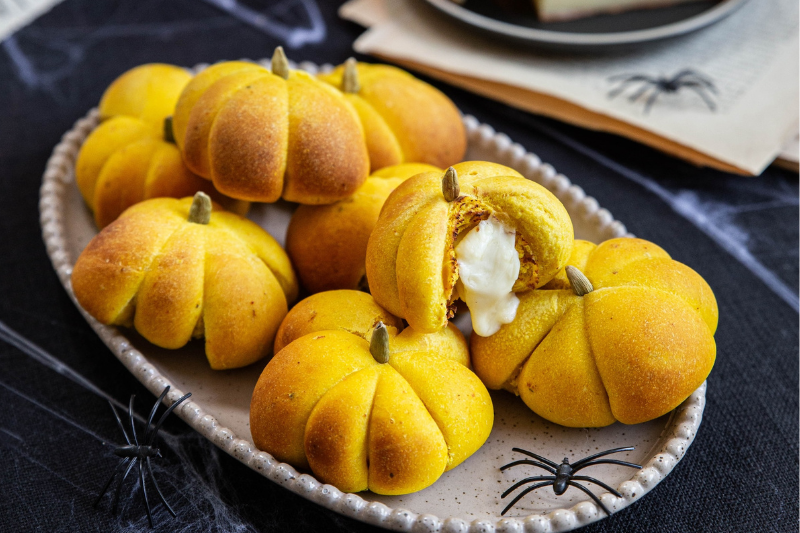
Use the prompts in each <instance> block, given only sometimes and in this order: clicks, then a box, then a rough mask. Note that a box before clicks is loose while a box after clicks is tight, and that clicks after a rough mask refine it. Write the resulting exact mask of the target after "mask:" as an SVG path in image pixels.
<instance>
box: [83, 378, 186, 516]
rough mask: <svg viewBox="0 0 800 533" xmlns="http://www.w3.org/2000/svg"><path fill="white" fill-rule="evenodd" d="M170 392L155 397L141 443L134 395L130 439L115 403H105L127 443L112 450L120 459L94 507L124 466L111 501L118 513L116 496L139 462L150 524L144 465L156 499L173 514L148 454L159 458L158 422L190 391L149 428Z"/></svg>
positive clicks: (131, 409)
mask: <svg viewBox="0 0 800 533" xmlns="http://www.w3.org/2000/svg"><path fill="white" fill-rule="evenodd" d="M168 392H169V386H167V387H165V388H164V391H163V392H162V393H161V396H159V397H158V400H157V401H156V403H155V405H154V406H153V410H152V411H150V418H148V419H147V425H146V426H145V429H144V437H143V439H142V444H139V438H138V437H137V435H136V426H135V425H134V421H133V399H134V398H135V397H136V395H132V396H131V400H130V402H129V403H128V418H129V420H130V425H131V435H133V442H131V439H129V438H128V433H127V432H126V431H125V428H124V427H123V425H122V420H120V418H119V415H118V414H117V410H116V409H115V408H114V405H113V404H112V403H111V402H108V404H109V405H110V406H111V411H113V413H114V418H116V419H117V425H118V426H119V429H120V430H121V431H122V435H123V436H124V437H125V442H126V443H127V444H125V445H123V446H117V447H116V448H115V449H114V455H116V456H119V457H122V460H121V461H120V462H119V464H118V465H117V468H115V469H114V472H113V473H112V474H111V477H110V478H109V479H108V481H107V482H106V484H105V486H104V487H103V490H102V491H101V492H100V495H99V496H98V497H97V499H96V500H95V501H94V505H93V507H97V504H99V503H100V500H102V499H103V496H105V494H106V492H107V491H108V488H109V487H110V486H111V482H112V481H114V478H115V477H116V476H117V474H118V473H119V472H121V471H122V469H123V468H125V466H126V465H127V468H125V474H124V475H123V476H122V479H121V480H120V481H119V483H118V484H117V489H116V491H115V492H114V504H113V507H112V512H113V513H114V514H117V506H118V504H119V495H120V492H121V491H122V484H123V483H124V482H125V479H126V478H127V477H128V474H129V473H130V471H131V470H132V469H133V467H134V466H135V465H136V464H137V463H138V465H139V485H140V486H141V487H142V494H143V495H144V504H145V507H146V508H147V520H148V522H150V527H153V515H152V513H151V511H150V500H149V499H148V498H147V487H146V486H145V482H144V481H145V480H144V468H145V466H146V467H147V471H148V473H149V474H150V479H151V480H152V482H153V486H154V487H155V488H156V493H157V494H158V498H159V499H160V500H161V503H163V504H164V506H165V507H166V508H167V510H168V511H169V513H170V514H171V515H172V516H173V517H174V516H175V511H173V510H172V507H170V505H169V504H168V503H167V500H166V499H164V495H163V494H162V493H161V489H160V488H159V487H158V482H157V481H156V477H155V475H154V474H153V467H152V465H151V464H150V458H151V457H161V452H160V451H159V450H158V448H156V447H155V445H154V443H155V440H156V436H157V435H158V430H159V429H161V424H163V423H164V420H166V419H167V417H168V416H169V414H170V413H171V412H172V411H173V410H175V408H176V407H178V406H179V405H180V404H181V403H182V402H183V401H184V400H186V399H187V398H188V397H189V396H191V395H192V393H191V392H189V393H187V394H185V395H183V396H181V397H180V398H179V399H178V400H177V401H176V402H175V403H173V404H172V405H170V406H169V407H168V408H167V410H166V411H164V413H163V414H162V415H161V418H159V419H158V423H157V424H156V425H154V426H152V427H151V425H152V424H153V419H154V418H155V416H156V411H157V410H158V406H159V405H161V402H162V401H163V400H164V397H165V396H166V395H167V393H168Z"/></svg>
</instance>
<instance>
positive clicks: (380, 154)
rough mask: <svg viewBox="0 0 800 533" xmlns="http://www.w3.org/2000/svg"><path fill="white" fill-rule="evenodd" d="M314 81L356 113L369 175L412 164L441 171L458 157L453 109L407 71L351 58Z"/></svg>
mask: <svg viewBox="0 0 800 533" xmlns="http://www.w3.org/2000/svg"><path fill="white" fill-rule="evenodd" d="M319 78H320V79H321V80H323V81H326V82H328V83H330V84H331V85H333V86H334V87H337V88H339V89H340V90H341V91H342V92H344V94H345V96H346V97H347V99H348V100H349V101H350V103H352V104H353V107H355V109H356V111H357V112H358V116H359V118H360V119H361V124H362V125H363V126H364V133H365V135H366V139H367V148H368V149H369V159H370V164H371V166H372V170H373V171H375V170H377V169H379V168H383V167H387V166H389V165H397V164H399V163H404V162H412V161H416V162H419V163H427V164H429V165H433V166H436V167H440V168H444V167H447V166H450V165H454V164H456V163H458V162H459V161H461V160H462V159H463V158H464V153H465V152H466V149H467V134H466V131H465V130H464V124H463V123H462V121H461V114H460V113H459V111H458V108H456V106H455V104H453V102H452V101H451V100H450V99H449V98H448V97H447V96H445V95H444V94H443V93H442V92H440V91H439V90H438V89H436V88H434V87H432V86H431V85H428V84H427V83H425V82H423V81H421V80H418V79H417V78H415V77H414V76H412V75H411V74H409V73H408V72H406V71H404V70H402V69H399V68H397V67H393V66H390V65H371V64H368V63H356V60H355V59H352V58H351V59H349V60H347V62H346V63H345V64H343V65H340V66H338V67H337V68H336V69H335V70H334V71H333V72H330V73H327V74H320V75H319Z"/></svg>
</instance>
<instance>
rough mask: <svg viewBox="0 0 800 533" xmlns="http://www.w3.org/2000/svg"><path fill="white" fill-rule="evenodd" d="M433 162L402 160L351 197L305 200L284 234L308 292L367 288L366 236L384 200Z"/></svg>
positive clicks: (428, 170) (386, 169) (369, 181)
mask: <svg viewBox="0 0 800 533" xmlns="http://www.w3.org/2000/svg"><path fill="white" fill-rule="evenodd" d="M431 171H440V170H439V169H437V168H436V167H433V166H431V165H425V164H421V163H404V164H400V165H393V166H391V167H386V168H383V169H381V170H379V171H377V172H373V173H372V175H371V176H370V177H369V178H368V179H367V181H365V182H364V185H362V186H361V187H359V188H358V190H357V191H356V192H355V194H353V196H351V197H350V198H345V199H344V200H339V201H338V202H336V203H333V204H330V205H301V206H300V207H298V208H297V210H296V211H295V212H294V214H293V215H292V219H291V221H290V222H289V229H288V230H287V233H286V251H287V252H288V253H289V257H291V259H292V264H293V265H294V268H295V269H296V270H297V275H298V276H299V277H300V281H301V282H302V284H303V286H304V287H305V288H306V290H308V291H309V292H310V293H316V292H322V291H329V290H336V289H363V288H366V285H367V273H366V272H367V271H366V265H365V258H366V255H367V241H368V240H369V236H370V233H372V228H374V227H375V222H377V220H378V215H379V214H380V212H381V207H383V202H385V201H386V198H387V197H388V196H389V193H391V192H392V191H393V190H394V189H395V188H396V187H397V186H398V185H400V184H401V183H403V181H405V180H406V179H408V178H410V177H411V176H414V175H416V174H419V173H421V172H431Z"/></svg>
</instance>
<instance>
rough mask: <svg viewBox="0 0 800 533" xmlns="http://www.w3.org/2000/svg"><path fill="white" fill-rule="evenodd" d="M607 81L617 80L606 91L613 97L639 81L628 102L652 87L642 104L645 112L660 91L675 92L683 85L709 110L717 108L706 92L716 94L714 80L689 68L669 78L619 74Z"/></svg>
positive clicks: (651, 105) (633, 100)
mask: <svg viewBox="0 0 800 533" xmlns="http://www.w3.org/2000/svg"><path fill="white" fill-rule="evenodd" d="M608 81H610V82H619V85H617V87H615V88H614V89H612V90H611V91H610V92H609V93H608V97H609V98H615V97H616V96H618V95H619V94H621V93H622V92H624V91H625V89H627V88H628V86H629V85H631V84H632V83H641V84H642V85H641V87H639V89H638V90H637V91H635V92H634V93H633V94H631V95H630V96H629V97H628V101H630V102H635V101H636V100H638V99H639V98H640V97H642V96H644V94H645V93H647V91H649V90H651V89H652V91H653V92H652V94H650V97H649V98H648V99H647V102H646V103H645V105H644V112H645V114H647V113H649V112H650V108H651V107H653V104H654V103H655V102H656V98H658V97H659V95H661V94H662V93H677V92H678V91H680V90H681V89H683V88H684V87H686V88H687V89H690V90H692V91H694V92H696V93H697V94H698V95H699V96H700V98H702V99H703V102H705V103H706V105H707V106H708V108H709V109H710V110H711V111H716V109H717V106H716V105H715V104H714V100H712V98H711V96H710V95H709V94H708V93H709V92H710V93H711V94H713V95H716V94H718V92H717V88H716V86H715V85H714V82H712V81H711V80H710V79H708V78H707V77H705V76H703V75H702V74H700V73H698V72H695V71H694V70H691V69H685V70H682V71H680V72H678V73H677V74H675V75H674V76H673V77H671V78H664V77H660V78H653V77H651V76H645V75H643V74H621V75H618V76H611V77H610V78H608Z"/></svg>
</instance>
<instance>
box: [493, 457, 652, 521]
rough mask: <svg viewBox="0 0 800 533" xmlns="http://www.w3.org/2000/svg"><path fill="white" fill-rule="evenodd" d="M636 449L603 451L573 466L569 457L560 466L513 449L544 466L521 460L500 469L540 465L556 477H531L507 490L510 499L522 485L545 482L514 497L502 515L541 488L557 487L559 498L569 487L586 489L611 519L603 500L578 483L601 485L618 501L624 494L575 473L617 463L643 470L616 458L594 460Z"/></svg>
mask: <svg viewBox="0 0 800 533" xmlns="http://www.w3.org/2000/svg"><path fill="white" fill-rule="evenodd" d="M634 449H635V448H634V447H633V446H631V447H629V448H614V449H613V450H606V451H604V452H600V453H596V454H594V455H590V456H589V457H584V458H583V459H581V460H580V461H577V462H575V463H574V464H569V458H568V457H564V462H562V463H561V464H560V465H559V464H556V463H554V462H553V461H551V460H549V459H545V458H544V457H542V456H541V455H536V454H535V453H532V452H529V451H527V450H521V449H520V448H512V451H515V452H519V453H523V454H525V455H527V456H528V457H533V458H534V459H537V460H538V461H541V463H540V462H537V461H531V460H530V459H521V460H519V461H514V462H513V463H508V464H507V465H503V466H501V467H500V470H501V471H503V470H506V469H507V468H511V467H513V466H517V465H533V466H538V467H539V468H544V469H545V470H547V471H548V472H550V473H552V474H553V475H552V476H535V477H527V478H525V479H523V480H522V481H520V482H518V483H515V484H514V485H513V486H512V487H511V488H510V489H508V490H507V491H505V492H504V493H503V495H502V496H501V498H505V497H506V496H508V495H509V494H511V493H512V492H514V491H515V490H517V489H518V488H519V487H521V486H522V485H526V484H528V483H533V482H535V481H542V482H543V483H538V484H536V485H534V486H532V487H528V488H527V489H525V490H523V491H522V492H520V493H519V494H518V495H517V497H516V498H514V499H513V500H512V502H511V503H509V504H508V505H507V506H506V508H505V509H503V512H502V513H500V514H501V515H504V514H506V513H507V512H508V510H509V509H511V508H512V507H514V504H516V503H517V502H518V501H520V500H521V499H522V498H523V497H525V495H526V494H528V493H529V492H531V491H534V490H536V489H539V488H542V487H546V486H548V485H553V492H555V493H556V496H561V495H562V494H564V493H565V492H566V491H567V487H575V488H576V489H580V490H582V491H583V492H585V493H586V494H588V495H589V496H591V498H592V499H593V500H594V502H595V503H596V504H597V505H599V506H600V508H601V509H602V510H603V511H605V513H606V514H607V515H609V516H610V515H611V513H610V512H609V510H608V509H606V506H605V505H603V502H601V501H600V498H598V497H597V496H595V495H594V494H592V491H590V490H589V489H587V488H586V487H584V486H583V485H581V484H580V483H575V481H574V480H578V481H588V482H589V483H594V484H595V485H599V486H601V487H603V488H604V489H606V490H607V491H608V492H610V493H611V494H613V495H614V496H616V497H618V498H622V495H621V494H620V493H619V492H617V491H616V490H614V489H612V488H611V487H609V486H608V485H606V484H605V483H603V482H602V481H600V480H598V479H595V478H593V477H587V476H576V475H574V474H575V472H577V471H578V470H581V469H583V468H586V467H587V466H594V465H599V464H614V465H621V466H629V467H631V468H639V469H641V468H642V465H637V464H634V463H628V462H626V461H618V460H616V459H600V460H599V461H595V460H594V459H597V458H598V457H603V456H604V455H611V454H612V453H618V452H629V451H631V450H634Z"/></svg>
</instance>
